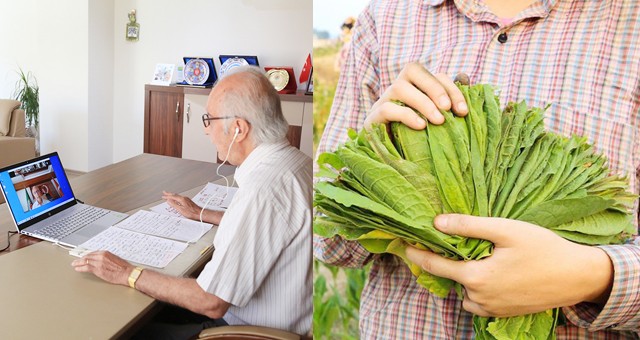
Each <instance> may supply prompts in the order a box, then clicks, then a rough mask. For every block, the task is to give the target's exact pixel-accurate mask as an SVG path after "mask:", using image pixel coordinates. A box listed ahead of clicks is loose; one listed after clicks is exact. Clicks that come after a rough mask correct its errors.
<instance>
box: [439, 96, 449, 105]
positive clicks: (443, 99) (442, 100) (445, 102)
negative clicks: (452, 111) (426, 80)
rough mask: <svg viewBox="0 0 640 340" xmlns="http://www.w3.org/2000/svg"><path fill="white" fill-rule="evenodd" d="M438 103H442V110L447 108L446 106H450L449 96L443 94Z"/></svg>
mask: <svg viewBox="0 0 640 340" xmlns="http://www.w3.org/2000/svg"><path fill="white" fill-rule="evenodd" d="M438 102H439V103H440V104H439V105H440V108H445V107H446V106H448V105H449V96H447V95H446V94H443V95H442V96H440V98H439V99H438Z"/></svg>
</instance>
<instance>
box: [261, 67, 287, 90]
mask: <svg viewBox="0 0 640 340" xmlns="http://www.w3.org/2000/svg"><path fill="white" fill-rule="evenodd" d="M266 76H267V78H269V81H270V82H271V85H273V87H274V88H275V89H276V91H282V89H284V88H285V87H287V84H288V83H289V73H288V72H287V71H285V70H282V69H275V68H272V69H270V70H269V71H267V74H266Z"/></svg>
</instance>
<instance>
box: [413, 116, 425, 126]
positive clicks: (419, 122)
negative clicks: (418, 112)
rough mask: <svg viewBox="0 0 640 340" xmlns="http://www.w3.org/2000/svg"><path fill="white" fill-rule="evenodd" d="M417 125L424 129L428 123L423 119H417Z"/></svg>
mask: <svg viewBox="0 0 640 340" xmlns="http://www.w3.org/2000/svg"><path fill="white" fill-rule="evenodd" d="M416 124H417V125H418V127H424V126H426V125H427V122H425V121H424V119H422V118H421V117H416Z"/></svg>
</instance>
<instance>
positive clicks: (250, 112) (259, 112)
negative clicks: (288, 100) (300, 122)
mask: <svg viewBox="0 0 640 340" xmlns="http://www.w3.org/2000/svg"><path fill="white" fill-rule="evenodd" d="M231 74H233V75H235V76H234V78H235V77H241V78H242V86H235V87H229V89H228V90H227V91H225V94H224V99H223V100H222V102H221V103H220V109H221V110H222V112H224V113H225V115H232V116H236V117H239V118H242V119H244V120H246V121H247V122H249V123H250V124H251V127H252V129H251V131H252V132H251V134H250V137H251V138H252V140H253V142H254V143H255V145H256V146H257V145H260V144H262V143H274V142H277V141H279V140H282V139H284V138H285V137H286V135H287V131H288V130H289V124H288V123H287V120H286V119H285V118H284V116H283V115H282V106H281V104H280V96H279V95H278V92H277V91H276V90H275V89H274V88H273V85H272V84H271V82H270V81H269V79H267V77H266V76H265V75H264V73H263V72H262V71H261V70H260V69H259V68H257V67H255V66H242V67H236V68H234V69H233V72H232V73H231ZM231 74H227V75H225V77H224V78H222V79H221V80H220V82H225V81H226V79H227V77H229V76H230V75H231ZM219 85H220V84H218V86H219ZM230 125H231V121H229V122H228V123H226V124H225V125H224V132H225V133H228V132H229V126H230Z"/></svg>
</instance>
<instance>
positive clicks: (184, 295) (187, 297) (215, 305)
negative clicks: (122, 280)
mask: <svg viewBox="0 0 640 340" xmlns="http://www.w3.org/2000/svg"><path fill="white" fill-rule="evenodd" d="M135 286H136V289H137V290H139V291H141V292H143V293H145V294H147V295H149V296H151V297H153V298H154V299H157V300H160V301H164V302H168V303H171V304H173V305H176V306H180V307H182V308H186V309H188V310H190V311H192V312H195V313H198V314H202V315H206V316H207V317H209V318H212V319H218V318H221V317H222V316H224V314H225V313H226V311H227V309H228V308H229V304H228V303H227V302H226V301H224V300H222V299H220V298H218V297H217V296H215V295H213V294H209V293H207V292H206V291H204V290H203V289H202V288H201V287H200V286H199V285H198V283H197V282H196V280H195V279H190V278H178V277H173V276H168V275H164V274H160V273H158V272H155V271H152V270H148V269H145V270H144V271H143V272H142V274H141V275H140V277H139V278H138V281H136V285H135Z"/></svg>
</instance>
